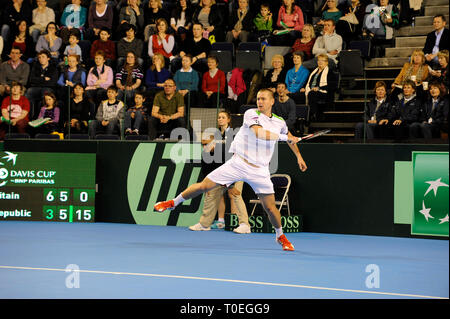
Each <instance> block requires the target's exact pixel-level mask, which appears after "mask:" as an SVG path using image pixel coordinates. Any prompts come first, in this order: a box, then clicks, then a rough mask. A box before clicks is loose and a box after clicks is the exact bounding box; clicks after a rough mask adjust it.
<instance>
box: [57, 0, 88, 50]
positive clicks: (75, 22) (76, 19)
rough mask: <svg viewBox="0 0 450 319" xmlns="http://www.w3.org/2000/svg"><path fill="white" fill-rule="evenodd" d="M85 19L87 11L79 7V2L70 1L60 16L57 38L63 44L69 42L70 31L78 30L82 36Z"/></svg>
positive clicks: (76, 0) (78, 0)
mask: <svg viewBox="0 0 450 319" xmlns="http://www.w3.org/2000/svg"><path fill="white" fill-rule="evenodd" d="M86 18H87V9H86V8H85V7H82V6H81V0H72V3H71V4H68V5H67V6H66V7H65V8H64V11H63V12H62V14H61V25H60V27H61V28H60V30H59V36H60V37H61V39H62V41H63V43H66V44H67V43H68V42H69V34H70V31H71V30H72V29H78V30H80V33H81V34H83V33H84V31H85V27H84V26H85V24H86Z"/></svg>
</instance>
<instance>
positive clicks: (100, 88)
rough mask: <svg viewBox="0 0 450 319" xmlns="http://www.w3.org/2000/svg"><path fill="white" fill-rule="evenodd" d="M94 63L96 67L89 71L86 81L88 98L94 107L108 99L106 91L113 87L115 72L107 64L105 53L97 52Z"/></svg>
mask: <svg viewBox="0 0 450 319" xmlns="http://www.w3.org/2000/svg"><path fill="white" fill-rule="evenodd" d="M94 62H95V66H93V67H92V68H91V69H90V70H89V73H88V77H87V81H86V83H87V87H86V96H87V98H88V99H89V100H90V101H92V102H93V103H94V105H99V104H100V102H101V101H102V100H104V99H105V98H106V89H107V88H108V87H110V86H111V85H113V81H114V72H113V70H112V68H111V67H110V66H107V65H106V64H105V62H106V58H105V52H103V51H97V52H96V53H95V57H94Z"/></svg>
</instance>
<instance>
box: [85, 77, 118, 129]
mask: <svg viewBox="0 0 450 319" xmlns="http://www.w3.org/2000/svg"><path fill="white" fill-rule="evenodd" d="M106 95H107V97H108V99H106V100H104V101H102V102H101V103H100V105H99V107H98V109H97V114H96V115H95V119H94V120H92V121H91V122H90V123H89V136H90V137H91V138H95V135H97V134H100V133H105V134H119V129H120V127H119V121H120V120H121V119H123V118H124V113H125V112H124V104H123V102H122V101H120V100H118V99H117V95H118V91H117V87H115V86H114V85H111V86H110V87H109V88H108V90H107V91H106Z"/></svg>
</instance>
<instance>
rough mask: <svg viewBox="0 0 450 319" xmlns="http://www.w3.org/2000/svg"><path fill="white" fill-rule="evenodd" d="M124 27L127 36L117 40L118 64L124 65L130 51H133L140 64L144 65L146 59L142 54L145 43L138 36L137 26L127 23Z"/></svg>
mask: <svg viewBox="0 0 450 319" xmlns="http://www.w3.org/2000/svg"><path fill="white" fill-rule="evenodd" d="M122 28H123V30H125V33H126V36H125V37H123V38H121V39H120V40H119V41H118V42H117V57H118V59H117V65H118V66H119V67H120V66H122V64H123V63H124V62H125V59H126V55H127V53H128V52H133V53H134V55H135V56H136V58H137V62H138V63H139V65H143V63H144V60H143V59H142V58H141V56H142V52H143V48H144V43H143V41H142V40H141V39H138V38H136V27H135V26H134V25H132V24H126V25H124V26H123V27H122Z"/></svg>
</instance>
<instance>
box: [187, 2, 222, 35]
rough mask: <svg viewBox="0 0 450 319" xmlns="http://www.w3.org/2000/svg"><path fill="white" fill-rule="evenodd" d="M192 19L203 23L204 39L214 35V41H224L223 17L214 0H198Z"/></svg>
mask: <svg viewBox="0 0 450 319" xmlns="http://www.w3.org/2000/svg"><path fill="white" fill-rule="evenodd" d="M192 21H193V22H195V23H201V24H202V25H203V28H204V29H205V31H204V32H203V36H204V37H205V38H206V39H210V37H211V36H214V39H215V41H216V42H221V41H224V39H225V36H224V35H225V32H224V17H222V14H221V13H220V10H219V8H218V7H217V4H216V1H215V0H200V2H199V5H198V6H197V7H196V9H195V10H194V13H193V15H192Z"/></svg>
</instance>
